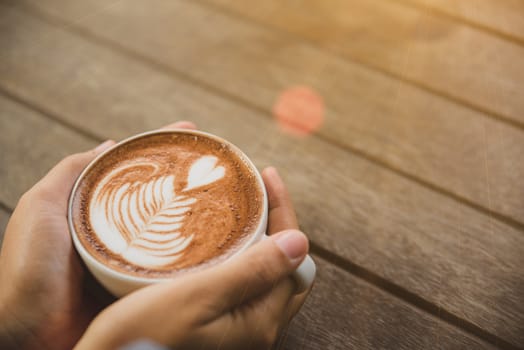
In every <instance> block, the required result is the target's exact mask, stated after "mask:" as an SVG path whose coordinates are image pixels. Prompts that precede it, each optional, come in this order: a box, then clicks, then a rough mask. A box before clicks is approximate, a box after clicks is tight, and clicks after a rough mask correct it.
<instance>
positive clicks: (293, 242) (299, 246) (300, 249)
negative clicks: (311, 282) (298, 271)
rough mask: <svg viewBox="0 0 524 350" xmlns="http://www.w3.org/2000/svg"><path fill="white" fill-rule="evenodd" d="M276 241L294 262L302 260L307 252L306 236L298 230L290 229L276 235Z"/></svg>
mask: <svg viewBox="0 0 524 350" xmlns="http://www.w3.org/2000/svg"><path fill="white" fill-rule="evenodd" d="M275 243H276V244H277V246H278V247H279V248H280V250H282V252H283V253H284V254H286V256H287V257H288V258H289V260H290V261H291V263H292V264H295V263H297V262H299V261H301V260H302V259H303V258H304V257H305V256H306V254H307V250H308V241H307V238H306V236H305V235H304V234H303V233H302V232H300V231H297V230H289V231H286V232H285V233H282V234H280V235H278V236H276V237H275Z"/></svg>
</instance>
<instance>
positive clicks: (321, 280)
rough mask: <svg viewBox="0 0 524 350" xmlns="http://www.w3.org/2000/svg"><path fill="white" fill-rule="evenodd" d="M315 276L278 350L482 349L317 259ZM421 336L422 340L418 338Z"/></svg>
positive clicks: (449, 329)
mask: <svg viewBox="0 0 524 350" xmlns="http://www.w3.org/2000/svg"><path fill="white" fill-rule="evenodd" d="M316 262H317V265H318V267H319V273H318V277H317V281H316V284H315V287H314V289H313V292H312V294H311V295H310V297H309V299H308V300H307V301H306V304H305V305H304V307H303V309H302V311H301V312H300V313H299V314H298V315H297V317H296V318H295V319H294V320H293V322H292V324H291V326H290V328H289V329H288V330H287V332H283V334H282V337H281V340H280V342H278V343H277V346H276V348H277V349H290V350H291V349H304V350H306V349H307V350H309V349H311V350H318V349H332V350H335V349H340V350H342V349H436V348H437V349H477V348H481V349H483V348H485V347H486V345H485V344H482V343H480V342H478V341H477V340H474V339H471V338H469V337H467V336H465V335H464V334H462V333H460V332H457V330H455V329H453V328H451V327H449V326H447V325H444V324H442V323H440V322H435V319H434V318H432V317H430V316H429V315H425V314H421V313H419V312H417V311H416V310H413V309H412V308H411V307H409V306H408V305H405V304H403V303H400V302H399V301H398V300H396V299H394V298H392V297H391V296H390V295H388V294H386V293H384V292H382V291H380V290H377V289H376V288H374V287H373V286H371V285H369V284H367V283H366V282H363V281H362V280H359V279H357V278H355V277H353V276H351V275H349V274H348V273H346V272H344V271H342V270H340V269H338V268H336V267H334V266H333V265H329V264H328V263H326V262H325V261H323V260H321V259H319V258H316ZM421 335H423V336H421Z"/></svg>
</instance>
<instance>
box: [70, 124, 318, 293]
mask: <svg viewBox="0 0 524 350" xmlns="http://www.w3.org/2000/svg"><path fill="white" fill-rule="evenodd" d="M174 132H175V133H176V132H181V133H184V134H194V135H200V136H204V137H208V138H212V139H215V140H217V141H219V142H220V143H223V144H226V145H228V146H229V147H230V149H231V150H233V151H234V152H236V153H237V154H238V155H240V156H241V158H243V159H244V160H245V161H246V164H247V165H248V166H249V168H250V170H251V171H252V172H253V174H254V175H255V176H256V179H257V182H258V184H259V186H260V189H261V190H262V193H263V208H262V215H261V218H260V222H259V224H258V226H257V228H256V230H255V233H254V234H253V235H252V237H251V238H250V239H249V240H248V241H247V242H246V243H245V244H244V246H243V247H241V248H240V249H238V250H237V251H236V252H235V253H234V254H233V255H231V257H229V258H228V259H227V260H229V259H233V258H235V256H237V255H238V254H241V253H242V252H244V251H245V250H246V249H247V248H248V247H250V246H251V245H253V244H255V243H257V242H259V241H260V240H263V239H265V238H267V237H268V236H267V235H266V228H267V220H268V197H267V193H266V189H265V186H264V182H263V180H262V176H260V173H259V172H258V170H257V168H256V167H255V165H254V164H253V163H252V162H251V160H250V159H249V158H248V157H247V156H246V155H245V154H244V153H243V152H242V151H241V150H240V149H239V148H238V147H236V146H235V145H233V144H231V143H230V142H228V141H226V140H224V139H222V138H221V137H218V136H215V135H212V134H209V133H206V132H202V131H196V130H187V129H169V130H156V131H149V132H145V133H141V134H138V135H135V136H132V137H129V138H127V139H125V140H123V141H120V142H119V143H117V144H116V145H114V146H113V147H111V148H110V149H108V150H106V151H104V152H103V153H102V154H100V155H98V156H97V157H96V158H95V159H94V160H93V161H91V163H89V165H87V167H86V168H85V169H84V170H83V171H82V173H81V174H80V176H79V177H78V179H77V180H76V182H75V185H74V186H73V189H72V191H71V196H70V199H69V205H68V223H69V230H70V232H71V236H72V238H73V243H74V246H75V248H76V250H77V252H78V254H79V255H80V257H81V258H82V260H83V261H84V263H85V265H86V266H87V268H88V269H89V271H90V272H91V273H92V274H93V276H95V278H96V279H97V280H98V282H100V284H102V285H103V286H104V287H105V288H106V289H107V290H108V291H109V292H111V293H112V294H113V295H115V296H117V297H122V296H124V295H126V294H128V293H130V292H132V291H134V290H136V289H139V288H141V287H144V286H147V285H150V284H153V283H159V282H164V281H166V280H170V279H172V278H176V277H170V278H169V277H167V278H148V277H139V276H133V275H129V274H125V273H123V272H120V271H117V270H113V269H111V268H110V267H108V266H106V265H104V264H103V263H102V262H100V261H98V260H96V259H95V258H94V257H93V256H92V255H91V254H90V253H89V252H88V251H87V249H86V248H85V247H84V246H83V245H82V243H81V242H80V240H79V238H78V236H77V233H76V231H75V226H74V224H73V218H72V211H73V198H74V195H75V193H76V191H77V189H78V187H79V184H80V183H81V182H82V180H83V178H84V176H85V175H86V174H87V173H88V172H89V170H90V169H91V168H92V167H93V166H94V164H96V163H97V162H98V160H99V159H100V158H102V157H103V156H104V155H105V154H106V153H108V152H110V151H111V150H113V149H115V148H117V147H120V146H121V145H123V144H126V143H128V142H130V141H133V140H135V139H137V138H141V137H144V136H149V135H155V134H161V133H174ZM227 260H226V261H227ZM315 274H316V265H315V263H314V261H313V259H311V257H310V256H309V255H307V256H306V258H305V259H304V261H302V263H301V264H300V266H299V267H298V268H297V269H296V270H295V271H294V273H293V278H294V280H295V281H296V285H297V288H296V293H300V292H303V291H305V290H306V289H307V288H309V287H310V286H311V284H312V283H313V280H314V279H315Z"/></svg>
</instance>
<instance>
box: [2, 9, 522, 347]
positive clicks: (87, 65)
mask: <svg viewBox="0 0 524 350" xmlns="http://www.w3.org/2000/svg"><path fill="white" fill-rule="evenodd" d="M0 14H2V15H0V18H2V22H3V23H5V22H11V23H16V27H17V28H18V29H17V31H16V33H15V34H13V31H11V32H9V31H6V30H2V31H0V42H2V45H3V43H4V42H5V41H9V40H13V41H14V42H15V43H16V45H14V44H13V45H12V50H11V51H10V55H9V56H6V55H4V56H2V58H1V60H0V62H1V64H0V67H1V69H3V70H2V74H1V76H2V79H1V81H0V87H1V88H2V89H4V90H6V91H8V92H9V93H10V94H12V95H13V96H16V97H17V98H19V99H20V100H24V101H31V103H33V104H35V105H37V106H39V108H41V109H43V110H46V111H47V113H48V114H50V115H52V116H55V118H58V119H60V120H61V121H62V122H63V123H65V124H67V125H72V126H75V127H78V128H82V130H85V131H86V132H88V133H89V134H96V135H99V137H100V138H115V139H120V138H122V137H124V136H127V135H130V134H132V133H136V132H139V131H143V130H146V129H151V128H155V127H159V126H161V125H163V124H166V123H168V122H170V121H173V120H176V119H192V120H194V121H196V122H197V123H198V124H199V125H200V126H201V127H202V128H203V129H205V130H208V131H210V132H213V133H216V134H219V135H221V136H223V137H225V138H226V139H229V140H231V141H232V142H234V143H235V144H237V145H238V146H240V148H242V149H244V150H245V151H246V152H247V154H248V155H250V156H251V157H252V158H253V159H254V161H255V162H256V164H257V165H258V166H259V167H263V166H266V165H269V164H273V165H276V166H277V167H278V168H280V169H281V172H282V174H283V176H284V177H285V179H286V180H287V182H288V184H289V187H290V191H291V193H292V195H293V197H294V199H295V202H296V207H297V211H298V214H299V217H300V221H301V224H302V227H303V229H304V230H305V231H306V232H307V233H308V234H309V235H310V237H311V238H312V239H313V240H314V241H315V242H317V243H318V244H320V245H322V246H323V247H325V248H326V249H329V250H331V251H333V252H335V253H336V254H339V255H340V256H343V257H344V258H346V259H349V260H351V261H353V262H354V263H356V264H358V265H360V266H362V267H363V268H365V269H368V270H370V271H373V272H374V273H376V274H378V275H380V276H383V277H384V278H387V279H389V280H391V281H394V283H396V284H398V285H400V286H402V287H403V288H406V289H408V290H411V291H413V292H414V293H418V294H419V295H420V296H421V297H422V298H425V299H427V300H429V301H431V302H433V303H434V304H436V305H438V306H439V307H442V308H444V309H446V310H448V311H450V312H452V313H454V314H455V315H457V316H458V317H460V318H463V319H464V320H466V321H468V322H471V323H472V324H475V325H477V326H478V327H480V328H482V329H484V330H486V331H487V332H491V333H493V334H495V335H497V336H499V337H502V338H505V339H508V341H512V342H514V343H515V344H519V343H522V342H523V341H524V339H523V334H524V332H523V329H522V325H523V324H524V323H523V322H522V321H523V317H524V303H523V302H522V295H523V294H522V293H521V292H522V290H523V286H524V272H523V271H522V269H520V266H522V264H523V262H524V261H523V259H524V257H523V256H522V254H521V253H522V251H523V249H524V235H523V234H522V232H520V231H518V230H516V229H514V228H512V227H510V226H507V225H505V224H503V223H501V222H498V221H497V220H494V219H492V218H489V217H487V216H485V215H483V214H481V213H479V212H477V211H475V210H472V209H471V208H469V207H467V206H464V205H462V204H460V203H458V202H456V201H454V200H451V199H449V198H447V197H446V196H442V195H441V194H439V193H435V192H433V191H430V190H428V189H427V188H425V187H423V186H420V185H418V184H416V183H413V182H411V181H409V180H408V179H406V178H403V177H401V176H398V175H397V174H395V173H392V172H390V171H387V170H385V169H383V168H381V167H378V166H376V165H375V164H374V163H372V162H369V161H367V160H365V159H362V158H359V157H356V156H354V155H352V154H351V153H348V152H346V151H345V150H343V149H341V148H338V147H335V146H333V145H331V144H329V143H326V142H324V141H321V140H319V139H317V138H305V139H300V138H292V137H290V136H287V135H286V134H283V133H282V132H281V131H280V130H279V129H278V127H277V126H276V125H274V124H273V123H272V122H271V121H270V120H269V119H268V118H265V117H264V116H263V115H262V114H261V113H260V112H256V111H254V110H252V109H248V108H245V107H242V106H239V105H238V104H235V103H232V102H230V101H227V100H225V99H223V98H221V97H218V96H216V95H214V94H211V93H209V92H208V91H206V90H205V89H202V88H200V87H198V86H194V85H191V84H189V83H187V82H184V81H181V80H177V79H173V78H172V77H169V76H167V75H166V74H165V72H164V71H163V70H159V69H152V68H151V67H149V66H145V65H144V64H143V63H142V62H141V61H136V60H133V59H130V58H129V57H125V56H122V55H120V54H119V53H118V52H117V51H114V50H112V49H107V48H104V47H101V46H99V45H98V44H94V43H91V42H89V41H86V40H84V39H82V38H80V37H78V36H77V35H75V34H71V33H68V32H67V31H65V30H63V29H61V28H57V27H54V26H51V25H49V24H47V23H45V22H43V21H41V20H38V19H35V18H33V17H31V16H28V15H26V14H24V13H23V12H19V11H16V10H13V11H11V12H8V11H0ZM42 48H45V50H44V49H42ZM63 52H67V53H68V55H67V59H63V58H62V57H63V56H62V53H63ZM56 62H60V64H56ZM31 129H32V128H28V129H27V130H31ZM13 137H14V136H13ZM50 142H51V141H50ZM52 142H54V143H53V148H56V147H59V145H60V144H62V143H61V142H60V141H59V140H58V139H57V138H56V137H55V138H53V140H52ZM64 144H65V143H64ZM2 182H4V181H2ZM17 186H19V185H18V182H17V181H16V182H13V183H12V184H10V186H8V188H10V191H12V192H13V193H11V194H8V196H9V198H16V194H19V193H20V192H21V190H20V189H19V188H18V187H17Z"/></svg>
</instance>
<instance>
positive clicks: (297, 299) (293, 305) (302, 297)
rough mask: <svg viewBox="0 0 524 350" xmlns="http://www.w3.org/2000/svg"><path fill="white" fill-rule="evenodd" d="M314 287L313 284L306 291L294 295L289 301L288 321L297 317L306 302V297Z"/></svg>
mask: <svg viewBox="0 0 524 350" xmlns="http://www.w3.org/2000/svg"><path fill="white" fill-rule="evenodd" d="M312 288H313V285H311V286H310V287H309V288H308V289H307V290H305V291H304V292H302V293H300V294H297V295H294V296H293V297H292V298H291V300H290V301H289V305H288V308H287V322H289V321H291V319H292V318H293V317H295V315H296V314H297V313H298V311H299V310H300V309H301V308H302V306H303V305H304V302H305V301H306V298H307V297H308V295H309V293H311V289H312Z"/></svg>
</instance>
